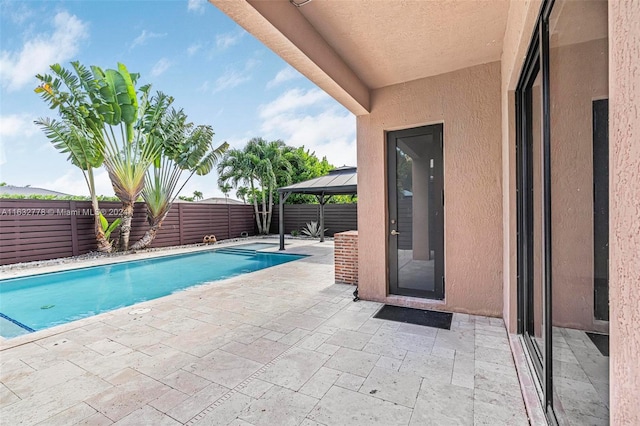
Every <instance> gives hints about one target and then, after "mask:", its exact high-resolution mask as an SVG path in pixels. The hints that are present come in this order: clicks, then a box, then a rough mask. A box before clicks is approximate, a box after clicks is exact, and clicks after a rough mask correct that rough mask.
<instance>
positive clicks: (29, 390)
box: [4, 361, 85, 399]
mask: <svg viewBox="0 0 640 426" xmlns="http://www.w3.org/2000/svg"><path fill="white" fill-rule="evenodd" d="M84 373H85V371H84V370H83V369H82V368H80V367H78V366H76V365H74V364H72V363H70V362H68V361H65V362H62V363H60V364H56V365H54V366H52V367H49V368H46V369H44V370H38V371H34V372H31V373H28V374H23V375H20V376H14V377H13V378H12V379H11V380H5V381H4V385H5V386H7V387H8V388H9V389H10V390H11V391H12V392H13V393H15V394H16V395H18V396H19V397H20V398H22V399H24V398H27V397H29V396H31V395H33V394H34V393H37V392H42V391H46V390H47V389H49V388H50V387H52V386H55V385H57V384H60V383H64V382H66V381H68V380H69V379H71V378H73V377H77V376H80V375H83V374H84Z"/></svg>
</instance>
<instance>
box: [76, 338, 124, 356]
mask: <svg viewBox="0 0 640 426" xmlns="http://www.w3.org/2000/svg"><path fill="white" fill-rule="evenodd" d="M85 346H86V347H87V348H89V349H91V350H92V351H95V352H98V353H99V354H100V355H111V354H114V353H116V352H120V351H122V350H124V349H127V347H126V346H124V345H121V344H120V343H118V342H114V341H113V340H111V339H108V338H107V339H101V340H98V341H96V342H94V343H91V344H89V345H85Z"/></svg>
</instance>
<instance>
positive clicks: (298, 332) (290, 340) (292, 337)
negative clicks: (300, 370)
mask: <svg viewBox="0 0 640 426" xmlns="http://www.w3.org/2000/svg"><path fill="white" fill-rule="evenodd" d="M308 335H309V331H307V330H303V329H301V328H296V329H294V330H293V331H291V332H289V333H287V334H285V335H284V336H283V337H281V338H280V340H278V342H280V343H284V344H285V345H291V346H292V345H295V344H296V343H298V342H299V341H300V340H302V339H303V338H305V337H306V336H308Z"/></svg>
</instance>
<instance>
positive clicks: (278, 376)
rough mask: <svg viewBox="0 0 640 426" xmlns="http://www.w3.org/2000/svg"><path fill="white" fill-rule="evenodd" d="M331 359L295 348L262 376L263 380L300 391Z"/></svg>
mask: <svg viewBox="0 0 640 426" xmlns="http://www.w3.org/2000/svg"><path fill="white" fill-rule="evenodd" d="M327 359H329V356H328V355H324V354H321V353H318V352H315V351H309V350H306V349H301V348H294V349H292V350H291V351H290V352H288V353H286V354H285V355H284V356H283V357H282V358H280V359H279V360H278V361H277V362H276V363H275V364H274V365H273V366H271V367H269V368H268V369H267V370H266V371H265V372H263V373H262V374H261V375H260V377H259V378H260V379H261V380H265V381H267V382H270V383H273V384H275V385H278V386H282V387H285V388H288V389H291V390H294V391H297V390H299V389H300V388H301V387H302V386H303V385H304V384H305V383H306V382H307V380H309V379H310V378H311V377H312V376H313V375H314V374H315V373H316V371H318V370H319V369H320V367H322V365H323V364H324V363H325V362H326V361H327Z"/></svg>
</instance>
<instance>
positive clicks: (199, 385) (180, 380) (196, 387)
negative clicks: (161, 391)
mask: <svg viewBox="0 0 640 426" xmlns="http://www.w3.org/2000/svg"><path fill="white" fill-rule="evenodd" d="M160 381H161V382H162V383H164V384H165V385H167V386H171V387H172V388H173V389H176V390H179V391H180V392H183V393H186V394H187V395H194V394H196V393H198V392H199V391H201V390H202V389H204V388H206V387H207V386H209V385H210V384H211V382H210V381H209V380H207V379H205V378H203V377H200V376H198V375H196V374H193V373H190V372H188V371H185V370H178V371H176V372H174V373H171V374H169V375H168V376H166V377H164V378H161V379H160Z"/></svg>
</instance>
